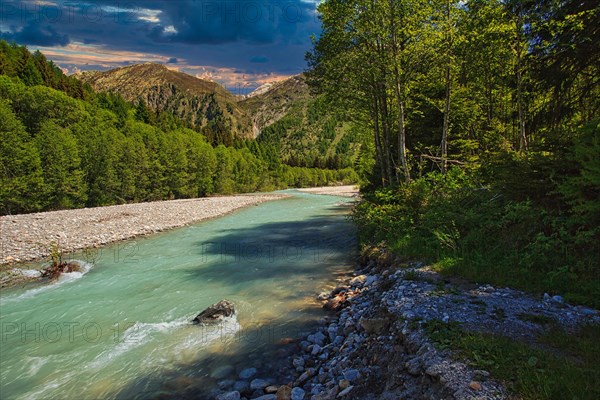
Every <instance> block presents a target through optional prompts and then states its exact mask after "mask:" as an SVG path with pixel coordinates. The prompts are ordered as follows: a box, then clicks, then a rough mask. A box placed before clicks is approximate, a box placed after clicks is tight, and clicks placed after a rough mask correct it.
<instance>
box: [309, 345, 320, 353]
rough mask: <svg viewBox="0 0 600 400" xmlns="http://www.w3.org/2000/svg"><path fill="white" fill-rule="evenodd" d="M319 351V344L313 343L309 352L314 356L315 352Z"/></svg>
mask: <svg viewBox="0 0 600 400" xmlns="http://www.w3.org/2000/svg"><path fill="white" fill-rule="evenodd" d="M320 352H321V346H319V345H318V344H315V345H314V346H313V348H312V350H311V352H310V354H312V355H313V356H316V355H317V354H319V353H320Z"/></svg>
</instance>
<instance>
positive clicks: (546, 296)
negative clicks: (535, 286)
mask: <svg viewBox="0 0 600 400" xmlns="http://www.w3.org/2000/svg"><path fill="white" fill-rule="evenodd" d="M550 299H551V297H550V295H549V294H548V293H544V301H550Z"/></svg>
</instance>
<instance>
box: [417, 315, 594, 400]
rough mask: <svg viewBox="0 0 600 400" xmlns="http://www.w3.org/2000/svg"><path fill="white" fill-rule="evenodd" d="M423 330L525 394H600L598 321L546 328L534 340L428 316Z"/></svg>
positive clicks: (550, 396)
mask: <svg viewBox="0 0 600 400" xmlns="http://www.w3.org/2000/svg"><path fill="white" fill-rule="evenodd" d="M425 330H426V332H427V333H428V335H429V336H430V338H431V339H432V340H433V341H434V342H435V343H436V344H437V346H439V347H442V348H448V347H449V348H452V349H455V350H458V352H459V355H460V356H461V357H464V358H466V359H467V360H468V362H469V363H470V364H471V365H472V366H473V367H474V368H477V369H484V370H487V371H489V372H490V373H491V375H492V378H495V379H499V380H501V381H502V382H503V383H504V384H505V385H506V386H507V387H508V389H509V390H510V391H511V392H512V393H513V394H516V395H518V396H519V398H523V399H557V400H559V399H582V400H583V399H590V400H591V399H597V398H598V397H599V396H600V387H599V386H598V384H597V383H598V382H599V380H600V368H599V366H598V359H599V358H600V341H599V340H598V339H599V338H600V327H598V326H586V327H583V328H581V329H580V330H579V331H578V332H576V333H575V334H573V333H569V334H567V333H565V332H562V331H559V330H550V331H549V332H548V333H546V334H544V335H542V336H541V337H540V338H538V339H537V341H538V343H536V344H535V345H531V344H526V343H521V342H518V341H515V340H514V339H511V338H507V337H501V336H494V335H488V334H482V333H474V332H466V331H464V330H462V329H461V328H460V327H459V326H457V325H452V324H444V323H442V322H440V321H430V322H429V323H427V324H426V326H425Z"/></svg>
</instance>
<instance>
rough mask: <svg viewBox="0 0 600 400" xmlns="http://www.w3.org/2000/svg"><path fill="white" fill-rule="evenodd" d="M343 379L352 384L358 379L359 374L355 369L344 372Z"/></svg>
mask: <svg viewBox="0 0 600 400" xmlns="http://www.w3.org/2000/svg"><path fill="white" fill-rule="evenodd" d="M344 378H345V379H347V380H348V381H349V382H354V381H355V380H357V379H358V378H360V372H359V371H358V370H357V369H349V370H346V371H344Z"/></svg>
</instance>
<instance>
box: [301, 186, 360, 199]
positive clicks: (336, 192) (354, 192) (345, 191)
mask: <svg viewBox="0 0 600 400" xmlns="http://www.w3.org/2000/svg"><path fill="white" fill-rule="evenodd" d="M298 191H299V192H304V193H312V194H326V195H330V196H343V197H358V194H359V193H358V186H352V185H348V186H323V187H314V188H305V189H298Z"/></svg>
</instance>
